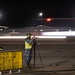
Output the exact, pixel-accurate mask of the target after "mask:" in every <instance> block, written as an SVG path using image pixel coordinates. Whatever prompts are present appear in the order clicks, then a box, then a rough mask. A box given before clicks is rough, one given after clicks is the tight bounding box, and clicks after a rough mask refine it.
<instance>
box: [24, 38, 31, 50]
mask: <svg viewBox="0 0 75 75" xmlns="http://www.w3.org/2000/svg"><path fill="white" fill-rule="evenodd" d="M25 49H32V40H31V39H28V38H26V39H25Z"/></svg>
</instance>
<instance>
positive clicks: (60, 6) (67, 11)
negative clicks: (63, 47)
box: [0, 0, 75, 28]
mask: <svg viewBox="0 0 75 75" xmlns="http://www.w3.org/2000/svg"><path fill="white" fill-rule="evenodd" d="M40 12H42V13H43V16H42V18H48V17H50V18H75V1H74V0H34V1H33V0H27V1H26V0H0V25H4V26H8V27H10V28H14V27H15V28H20V27H30V26H37V25H39V24H40V21H39V20H38V19H39V18H40V17H39V13H40ZM74 21H75V19H72V20H63V21H62V20H59V21H58V20H54V21H51V22H48V23H47V22H46V21H45V20H44V21H42V24H43V25H48V26H68V27H70V26H71V27H75V22H74Z"/></svg>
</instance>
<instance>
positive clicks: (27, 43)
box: [24, 33, 33, 68]
mask: <svg viewBox="0 0 75 75" xmlns="http://www.w3.org/2000/svg"><path fill="white" fill-rule="evenodd" d="M31 35H32V34H30V33H28V34H27V38H26V39H25V41H24V47H25V67H26V68H27V67H29V68H30V67H31V66H30V61H31V57H32V48H33V39H32V38H31Z"/></svg>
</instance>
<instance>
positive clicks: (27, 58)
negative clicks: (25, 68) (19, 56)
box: [25, 49, 32, 65]
mask: <svg viewBox="0 0 75 75" xmlns="http://www.w3.org/2000/svg"><path fill="white" fill-rule="evenodd" d="M31 57H32V50H31V49H26V50H25V65H30V61H31Z"/></svg>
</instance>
